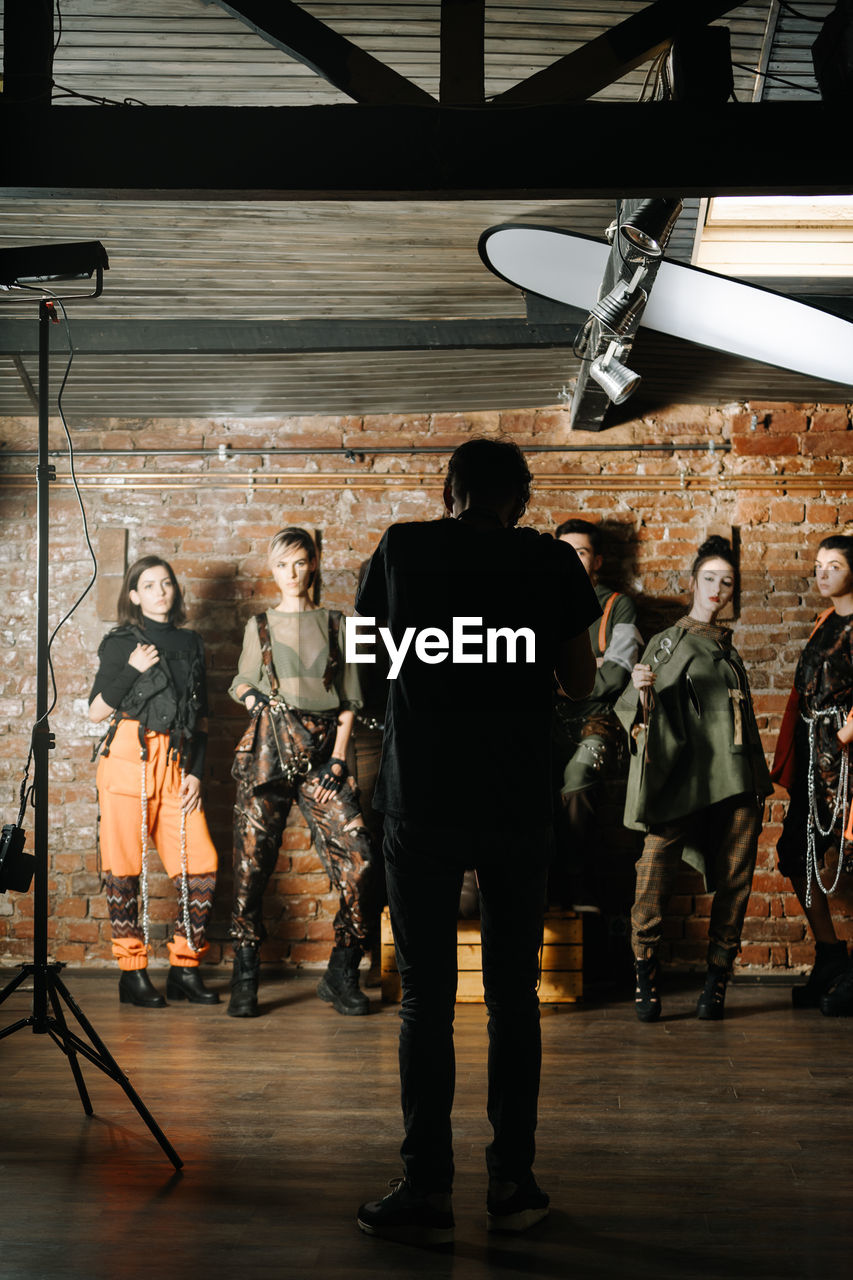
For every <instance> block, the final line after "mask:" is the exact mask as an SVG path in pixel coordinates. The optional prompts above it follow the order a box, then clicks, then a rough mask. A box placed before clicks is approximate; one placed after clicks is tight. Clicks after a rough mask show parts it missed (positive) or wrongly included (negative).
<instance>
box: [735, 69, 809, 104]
mask: <svg viewBox="0 0 853 1280" xmlns="http://www.w3.org/2000/svg"><path fill="white" fill-rule="evenodd" d="M732 66H733V67H737V68H738V69H739V70H740V71H751V72H752V74H753V75H754V76H763V77H764V79H765V80H778V82H779V84H786V85H787V86H788V88H789V89H800V90H802V92H803V93H816V94H817V95H818V97H820V89H812V88H811V86H810V85H807V84H798V83H797V82H796V81H795V80H786V79H785V77H784V76H777V75H775V74H774V72H772V71H762V70H761V69H760V67H751V66H750V65H749V63H747V62H733V63H732Z"/></svg>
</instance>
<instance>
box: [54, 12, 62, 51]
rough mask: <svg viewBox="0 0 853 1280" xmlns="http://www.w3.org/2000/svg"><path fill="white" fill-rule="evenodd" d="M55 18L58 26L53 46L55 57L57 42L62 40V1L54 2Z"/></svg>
mask: <svg viewBox="0 0 853 1280" xmlns="http://www.w3.org/2000/svg"><path fill="white" fill-rule="evenodd" d="M56 18H57V22H58V24H59V30H58V31H57V33H56V41H55V43H54V46H53V56H54V58H55V57H56V51H57V49H58V48H59V42H60V40H61V39H62V0H56Z"/></svg>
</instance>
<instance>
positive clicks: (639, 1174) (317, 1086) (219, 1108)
mask: <svg viewBox="0 0 853 1280" xmlns="http://www.w3.org/2000/svg"><path fill="white" fill-rule="evenodd" d="M14 972H15V971H14V970H5V971H3V973H2V975H0V976H2V977H3V978H4V979H6V978H7V977H11V976H13V974H14ZM153 976H154V979H155V983H156V984H157V985H158V986H160V987H162V986H163V978H164V975H163V974H162V972H156V971H155V972H154V975H153ZM64 978H65V981H66V983H67V985H68V987H69V989H70V991H71V992H72V994H73V996H74V998H75V999H76V1000H77V1001H78V1002H79V1004H80V1005H81V1007H82V1009H83V1011H84V1013H85V1014H86V1016H87V1017H89V1018H90V1019H91V1021H92V1022H93V1024H94V1026H95V1028H96V1030H97V1031H98V1033H99V1034H100V1035H101V1036H102V1038H103V1039H104V1040H105V1041H106V1043H107V1046H108V1047H109V1049H110V1051H111V1052H112V1053H113V1054H114V1056H115V1057H116V1059H117V1060H118V1062H119V1064H120V1065H121V1067H122V1068H123V1069H124V1070H125V1071H126V1072H127V1073H128V1075H129V1076H130V1078H131V1080H132V1083H133V1085H134V1087H135V1088H136V1089H137V1090H138V1091H139V1093H140V1095H141V1097H142V1099H143V1101H144V1102H145V1104H146V1105H147V1106H148V1107H149V1108H150V1110H151V1111H152V1113H153V1115H154V1117H155V1119H156V1120H157V1121H158V1123H159V1124H161V1125H162V1127H163V1129H164V1131H165V1133H166V1135H167V1137H168V1138H169V1139H170V1141H171V1142H172V1143H173V1144H174V1145H175V1147H176V1148H177V1150H178V1152H179V1153H180V1155H181V1156H182V1157H183V1159H184V1161H185V1168H184V1170H183V1172H182V1173H181V1174H178V1175H176V1174H174V1172H173V1170H172V1168H171V1166H170V1164H169V1163H168V1161H167V1160H166V1158H165V1156H164V1155H163V1153H162V1152H161V1150H160V1148H159V1147H158V1146H157V1144H156V1143H155V1142H154V1140H153V1139H152V1138H151V1136H150V1135H149V1133H148V1130H147V1129H146V1128H145V1126H144V1125H143V1124H142V1122H141V1120H140V1119H139V1117H138V1116H137V1115H136V1113H135V1111H134V1110H133V1108H132V1107H131V1105H130V1103H129V1102H128V1100H127V1099H126V1098H125V1095H124V1094H123V1092H122V1091H121V1089H119V1087H118V1086H117V1085H115V1084H114V1083H113V1082H112V1081H110V1080H108V1079H107V1078H106V1077H105V1076H103V1075H101V1073H100V1072H98V1071H97V1070H96V1069H95V1068H94V1067H92V1066H91V1065H84V1068H83V1070H84V1076H85V1079H86V1083H87V1086H88V1088H89V1091H90V1094H91V1097H92V1101H93V1104H94V1107H95V1112H96V1115H95V1116H94V1117H92V1118H90V1119H87V1118H86V1116H85V1115H84V1114H83V1111H82V1108H81V1106H80V1103H79V1099H78V1097H77V1093H76V1090H75V1088H74V1084H73V1080H72V1077H71V1073H70V1070H69V1068H68V1065H67V1063H66V1061H65V1058H64V1056H63V1054H62V1053H61V1052H60V1050H59V1049H58V1048H57V1047H56V1046H55V1045H54V1044H52V1043H51V1042H50V1040H49V1039H48V1038H47V1037H42V1036H39V1037H36V1036H34V1035H33V1034H32V1033H31V1032H30V1031H29V1030H25V1031H19V1032H17V1033H16V1034H15V1035H13V1036H11V1037H9V1038H7V1039H5V1040H3V1041H2V1042H0V1082H2V1083H1V1084H0V1132H2V1139H0V1179H2V1187H3V1197H2V1202H0V1203H2V1211H1V1212H0V1275H2V1277H3V1280H117V1278H119V1277H120V1280H142V1278H143V1277H144V1278H145V1280H151V1278H153V1277H156V1278H157V1280H173V1277H174V1278H175V1280H178V1278H180V1280H184V1277H187V1276H190V1275H192V1276H198V1277H199V1280H219V1278H220V1277H222V1278H223V1280H224V1278H225V1277H229V1280H232V1278H233V1280H244V1278H245V1280H254V1278H255V1277H262V1276H263V1277H269V1276H275V1277H277V1278H278V1280H297V1278H300V1280H301V1278H303V1277H308V1276H317V1277H320V1278H321V1280H335V1278H336V1277H342V1276H344V1275H346V1276H348V1277H352V1278H354V1280H367V1278H370V1277H391V1276H393V1277H409V1276H411V1277H419V1276H429V1277H431V1278H434V1280H445V1278H447V1277H452V1278H453V1280H462V1278H463V1277H464V1280H481V1278H482V1277H487V1276H501V1277H503V1278H505V1280H515V1278H516V1277H517V1278H519V1280H520V1278H522V1277H530V1278H534V1280H538V1278H539V1277H579V1278H581V1280H587V1278H590V1280H597V1278H598V1277H611V1276H614V1277H615V1276H621V1275H623V1274H625V1275H630V1276H631V1280H634V1278H635V1277H641V1278H642V1277H656V1280H660V1278H665V1280H668V1278H669V1277H672V1278H673V1280H676V1278H677V1280H684V1278H692V1277H697V1278H701V1280H723V1278H725V1280H739V1278H740V1277H744V1278H746V1277H766V1278H768V1280H787V1277H792V1278H794V1280H804V1278H806V1277H808V1278H811V1277H821V1278H823V1277H825V1276H826V1277H829V1276H833V1275H844V1274H847V1273H849V1266H850V1263H849V1242H850V1239H851V1234H852V1233H853V1111H851V1106H850V1101H851V1083H853V1020H850V1019H828V1018H823V1017H822V1016H821V1015H820V1013H818V1012H811V1011H803V1012H797V1013H796V1014H795V1013H794V1012H793V1011H792V1010H791V1006H790V996H789V992H788V989H787V987H784V986H754V985H748V984H746V983H738V984H735V985H733V987H732V988H731V990H730V994H729V1000H728V1005H729V1010H730V1012H729V1015H728V1016H727V1018H726V1020H725V1022H723V1023H722V1024H713V1023H701V1022H698V1021H697V1020H696V1019H695V1017H694V1016H693V1006H694V1003H695V999H696V994H697V989H698V982H697V981H693V982H690V983H687V982H684V981H679V980H676V979H673V980H671V982H670V984H669V986H668V987H667V988H665V989H664V1017H663V1019H662V1020H661V1022H659V1023H657V1024H655V1025H652V1026H643V1025H641V1024H640V1023H638V1022H637V1020H636V1018H635V1017H634V1013H633V1009H632V1007H631V1004H630V1003H629V1002H628V1001H626V1000H622V1001H617V1002H614V1003H610V1004H602V1005H591V1004H589V1003H587V1004H584V1005H580V1004H578V1005H565V1006H551V1007H547V1008H545V1009H544V1011H543V1040H544V1059H545V1068H544V1078H543V1089H542V1101H541V1114H540V1129H539V1156H538V1160H537V1173H538V1176H539V1178H540V1181H541V1182H542V1185H543V1186H544V1187H545V1188H546V1189H547V1190H548V1191H549V1193H550V1195H551V1198H552V1204H553V1211H552V1214H551V1217H550V1219H549V1220H548V1221H547V1222H546V1223H543V1224H542V1225H541V1226H540V1227H537V1228H535V1229H534V1230H533V1231H532V1232H531V1233H529V1234H528V1235H527V1236H525V1237H521V1238H518V1239H502V1238H500V1237H494V1236H487V1235H486V1233H485V1226H484V1216H485V1215H484V1206H483V1199H484V1190H485V1178H484V1171H483V1157H482V1149H483V1146H484V1144H485V1142H486V1141H487V1140H488V1126H487V1123H486V1119H485V1076H484V1064H485V1013H484V1010H483V1009H482V1007H480V1006H476V1005H460V1006H458V1008H457V1019H456V1026H457V1055H458V1086H457V1102H456V1110H455V1134H456V1157H457V1187H456V1194H455V1197H454V1209H455V1213H456V1220H457V1232H456V1235H457V1239H456V1244H455V1246H454V1248H453V1249H452V1250H451V1251H443V1252H434V1251H433V1252H428V1251H421V1250H417V1249H413V1248H406V1247H405V1246H402V1245H396V1244H390V1243H388V1242H385V1241H378V1240H374V1239H370V1238H368V1237H366V1236H363V1235H362V1234H361V1233H360V1232H358V1231H357V1229H356V1228H355V1225H354V1218H355V1210H356V1208H357V1206H358V1204H359V1203H360V1202H361V1201H362V1200H363V1199H373V1198H375V1197H377V1196H378V1195H380V1194H382V1192H383V1189H384V1186H385V1183H386V1181H387V1179H389V1178H391V1177H393V1176H395V1175H396V1174H397V1173H398V1172H399V1161H398V1156H397V1149H398V1144H399V1140H400V1121H399V1114H398V1099H397V1064H396V1040H397V1028H398V1019H397V1013H398V1009H397V1007H396V1006H384V1007H383V1006H381V1005H380V1004H378V1003H377V1004H376V1005H375V1006H374V1009H373V1010H372V1012H371V1015H370V1016H369V1017H368V1018H342V1017H339V1016H338V1015H337V1014H335V1013H334V1011H333V1010H331V1009H330V1008H329V1007H328V1006H326V1005H323V1004H321V1003H320V1002H319V1001H318V1000H317V999H316V998H315V996H314V986H315V984H316V980H317V975H316V974H315V975H304V976H291V975H280V976H277V977H270V978H266V979H265V981H264V983H263V987H262V996H263V999H264V1005H265V1015H266V1016H264V1017H262V1018H258V1019H255V1020H246V1021H242V1020H236V1019H231V1018H228V1017H226V1016H225V1006H224V1005H220V1006H218V1007H213V1008H203V1007H189V1006H181V1005H177V1006H171V1007H169V1008H167V1009H162V1010H143V1009H136V1008H132V1007H128V1006H126V1005H125V1006H120V1005H119V1003H118V999H117V991H116V977H115V975H113V974H109V975H108V974H105V973H103V972H98V973H92V972H83V971H66V973H65V974H64ZM217 982H221V979H219V976H218V975H216V976H214V977H213V978H212V979H211V984H212V985H216V984H217ZM223 994H224V993H223ZM28 1008H29V999H28V996H27V994H26V992H24V991H23V990H19V991H17V992H15V993H14V994H13V995H12V996H11V997H10V998H9V999H8V1000H7V1001H6V1003H5V1004H4V1006H3V1008H2V1013H0V1025H7V1024H9V1023H11V1022H13V1021H14V1020H15V1019H16V1018H18V1017H21V1016H22V1015H25V1014H26V1012H27V1011H28Z"/></svg>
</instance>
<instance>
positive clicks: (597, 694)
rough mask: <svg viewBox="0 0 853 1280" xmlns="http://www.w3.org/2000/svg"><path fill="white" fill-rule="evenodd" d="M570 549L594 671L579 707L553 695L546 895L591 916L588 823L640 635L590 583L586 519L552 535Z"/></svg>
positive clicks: (611, 755)
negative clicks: (553, 790)
mask: <svg viewBox="0 0 853 1280" xmlns="http://www.w3.org/2000/svg"><path fill="white" fill-rule="evenodd" d="M555 536H556V537H557V538H559V539H560V541H561V542H568V543H569V545H570V546H572V547H574V549H575V551H576V552H577V554H578V558H579V560H580V561H581V564H582V565H583V567H584V568H585V569H586V571H587V573H588V574H589V577H590V581H591V582H592V585H593V587H594V588H595V593H596V596H597V597H598V603H599V605H600V606H601V610H602V616H601V618H599V619H598V620H597V621H596V622H594V623H593V624H592V626H591V627H590V629H589V638H590V641H591V643H592V651H593V653H594V654H595V659H596V664H597V666H598V672H597V674H596V678H595V685H594V687H593V690H592V693H591V694H590V695H589V697H588V698H585V699H584V700H583V701H582V702H572V701H571V700H570V699H568V698H564V697H561V696H560V695H559V694H558V696H557V705H556V715H555V724H554V768H555V773H556V775H557V776H556V782H557V786H558V789H559V791H560V800H561V803H560V804H559V805H558V808H557V819H556V824H555V826H556V837H557V849H556V857H555V860H554V869H553V873H552V885H551V896H552V897H555V898H557V899H559V900H560V902H561V905H562V906H565V907H571V908H572V909H573V910H576V911H598V910H599V907H598V903H597V901H596V898H597V893H596V884H595V873H594V862H595V849H594V846H593V841H594V837H595V818H596V811H597V808H598V803H599V800H600V797H601V784H602V783H603V781H604V779H605V777H606V776H607V774H608V772H610V773H612V771H613V768H614V765H615V762H616V757H617V753H618V751H619V747H620V743H621V741H622V737H623V733H622V728H621V726H620V724H619V722H618V721H617V719H616V717H615V716H614V715H613V706H614V704H615V702H616V700H617V698H618V697H619V695H620V694H621V692H622V690H623V689H624V688H625V685H626V684H627V683H628V680H629V679H630V676H631V669H632V668H633V666H634V663H635V662H636V661H637V655H638V653H639V649H640V644H641V642H642V637H641V636H640V633H639V631H638V630H637V625H636V616H637V614H636V609H635V607H634V602H633V600H632V599H631V598H630V596H626V595H623V594H622V593H621V592H618V591H614V590H613V588H612V587H608V586H605V584H604V583H600V582H598V581H597V576H598V571H599V569H600V568H601V564H602V560H603V557H602V554H601V544H602V537H601V530H600V528H599V527H598V525H595V524H591V523H590V522H589V521H587V520H566V521H565V522H564V523H563V524H561V525H560V526H559V527H558V529H557V532H556V535H555Z"/></svg>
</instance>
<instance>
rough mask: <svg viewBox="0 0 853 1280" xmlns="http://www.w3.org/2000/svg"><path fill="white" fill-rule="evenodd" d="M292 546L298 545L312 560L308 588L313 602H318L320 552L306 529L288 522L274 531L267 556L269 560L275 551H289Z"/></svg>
mask: <svg viewBox="0 0 853 1280" xmlns="http://www.w3.org/2000/svg"><path fill="white" fill-rule="evenodd" d="M293 547H299V548H300V549H301V550H302V551H304V552H305V553H306V555H307V556H308V558H309V560H313V561H314V572H313V574H312V575H311V581H310V583H309V589H310V592H311V599H312V600H313V602H314V604H319V603H320V553H319V551H318V550H317V543H316V542H315V541H314V539H313V538H312V537H311V534H310V533H309V532H308V530H307V529H300V527H299V525H298V524H289V525H287V526H286V527H285V528H284V529H279V531H278V533H274V534H273V536H272V537H271V538H270V545H269V549H268V551H267V558H268V559H270V560H271V559H272V557H273V555H274V554H275V552H276V551H290V550H291V549H292V548H293Z"/></svg>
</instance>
